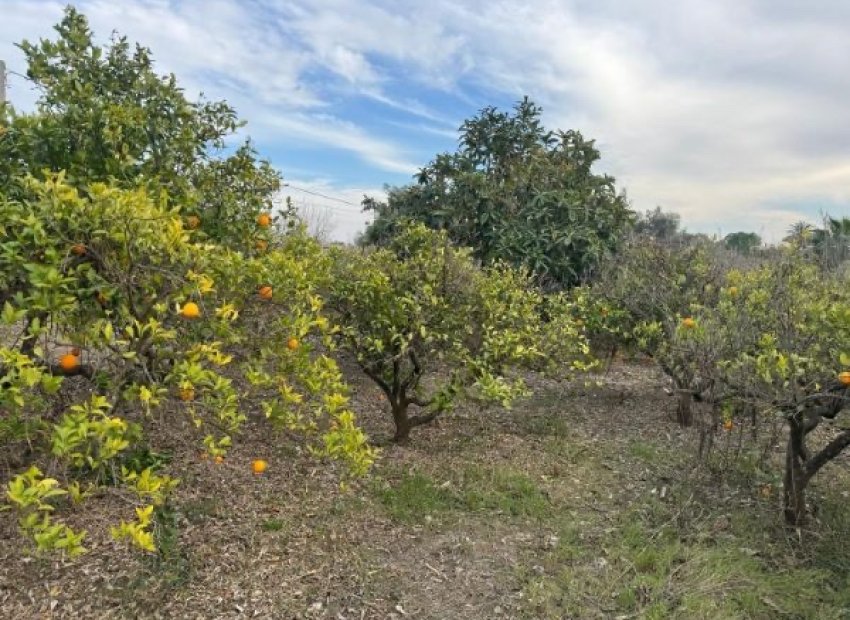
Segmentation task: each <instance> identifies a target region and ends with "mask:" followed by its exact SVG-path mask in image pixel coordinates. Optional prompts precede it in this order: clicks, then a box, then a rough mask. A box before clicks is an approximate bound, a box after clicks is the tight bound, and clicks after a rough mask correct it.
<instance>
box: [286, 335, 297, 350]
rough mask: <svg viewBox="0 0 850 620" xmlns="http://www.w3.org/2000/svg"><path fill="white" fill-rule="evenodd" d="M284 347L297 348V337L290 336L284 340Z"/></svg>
mask: <svg viewBox="0 0 850 620" xmlns="http://www.w3.org/2000/svg"><path fill="white" fill-rule="evenodd" d="M286 348H287V349H289V350H290V351H294V350H295V349H297V348H298V338H295V337H292V338H290V339H289V340H287V341H286Z"/></svg>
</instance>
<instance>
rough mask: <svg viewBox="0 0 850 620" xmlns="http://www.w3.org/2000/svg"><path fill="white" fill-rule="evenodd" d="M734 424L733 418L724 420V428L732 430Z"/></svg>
mask: <svg viewBox="0 0 850 620" xmlns="http://www.w3.org/2000/svg"><path fill="white" fill-rule="evenodd" d="M733 426H734V424H733V423H732V420H726V421H725V422H723V430H727V431H731V430H732V427H733Z"/></svg>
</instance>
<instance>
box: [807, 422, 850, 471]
mask: <svg viewBox="0 0 850 620" xmlns="http://www.w3.org/2000/svg"><path fill="white" fill-rule="evenodd" d="M847 446H850V429H848V430H845V431H843V432H842V433H840V434H839V435H838V437H836V438H835V439H833V440H832V441H830V442H829V443H828V444H826V446H825V447H824V448H823V449H822V450H821V451H820V452H818V453H817V454H815V455H814V456H813V457H812V458H810V459H809V460H807V461H806V464H805V465H804V466H803V467H804V469H805V471H806V476H808V477H809V478H811V477H812V476H814V475H815V474H816V473H817V472H818V470H819V469H820V468H821V467H823V466H824V465H826V464H827V463H828V462H829V461H831V460H832V459H834V458H835V457H837V456H838V455H839V454H841V451H842V450H844V448H846V447H847Z"/></svg>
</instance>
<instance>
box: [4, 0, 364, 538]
mask: <svg viewBox="0 0 850 620" xmlns="http://www.w3.org/2000/svg"><path fill="white" fill-rule="evenodd" d="M57 32H58V34H59V37H58V40H56V41H41V42H40V43H39V44H38V45H32V44H29V43H26V42H25V43H23V44H22V45H21V48H22V50H23V51H24V53H25V54H26V56H27V60H28V63H29V69H28V74H29V77H30V78H31V79H32V80H33V81H34V82H35V83H36V84H37V85H38V86H39V87H40V93H41V97H40V99H39V102H38V105H37V110H36V112H35V113H34V114H28V115H19V114H16V113H15V112H14V111H13V110H12V109H11V108H10V107H9V106H4V108H3V110H2V114H0V323H2V328H0V386H2V389H0V410H1V411H2V414H3V415H2V416H0V445H2V447H3V449H7V450H12V451H15V450H17V455H18V457H19V458H21V459H23V461H24V465H23V468H22V470H21V471H20V472H19V473H17V474H16V475H14V476H13V477H12V479H11V480H10V481H9V483H8V486H7V493H6V497H7V499H8V500H9V506H11V507H13V508H15V509H16V510H17V511H18V513H19V517H20V525H21V529H22V531H23V532H24V533H25V534H26V535H27V536H29V537H30V538H32V539H33V540H34V541H35V543H36V544H37V546H38V548H39V549H58V550H64V551H66V552H68V553H71V554H75V553H79V552H81V551H82V550H83V542H82V541H83V533H82V532H75V531H74V530H72V529H71V528H69V527H67V526H66V525H64V524H63V523H62V522H61V521H59V520H58V519H57V517H56V516H55V514H56V510H55V509H56V508H57V506H59V505H60V504H62V503H63V502H65V500H67V499H69V498H70V499H71V500H72V502H76V501H82V499H83V498H85V497H86V496H88V495H89V494H90V489H92V488H95V487H97V486H101V485H115V486H116V488H120V489H123V491H122V492H124V493H128V494H129V495H130V497H131V498H133V501H134V503H135V504H136V506H135V511H134V512H131V513H130V515H131V518H130V519H129V520H126V521H122V522H121V523H119V524H118V525H117V526H116V527H115V528H114V529H113V532H112V533H113V535H114V536H115V537H116V538H117V539H121V540H125V539H126V540H128V541H130V542H132V543H133V544H135V545H136V546H137V547H139V548H141V549H144V550H146V551H153V550H154V548H155V543H156V537H157V536H156V533H157V530H156V527H157V523H158V519H159V518H160V516H161V515H162V514H163V510H164V507H165V505H166V502H167V501H168V498H169V495H170V492H171V490H172V489H173V488H174V487H175V485H176V484H177V480H176V479H175V478H173V477H172V476H170V475H169V474H168V473H167V471H166V470H165V468H164V466H163V465H162V463H158V462H154V461H156V459H153V460H152V459H151V458H148V457H141V456H139V455H140V453H141V452H144V450H145V448H144V447H145V445H146V444H147V441H148V440H147V439H146V436H147V435H148V430H149V427H150V426H151V420H152V416H154V415H157V416H158V417H163V416H169V415H172V416H173V415H180V416H186V418H187V419H188V420H190V421H191V425H190V427H191V428H193V429H195V432H196V435H197V437H196V439H197V441H198V443H199V445H203V446H204V448H205V451H206V452H207V453H208V454H209V455H210V456H211V457H212V458H214V459H216V460H218V461H220V460H222V459H223V458H224V457H225V455H226V453H227V451H228V448H229V447H230V445H231V444H232V442H233V441H234V439H235V437H236V436H237V435H238V433H239V431H240V428H241V427H242V425H243V423H244V421H245V420H246V418H247V416H249V415H262V416H263V417H265V418H268V419H269V420H270V421H271V422H272V423H275V424H277V425H279V426H281V427H283V428H286V429H288V430H289V431H291V433H290V435H289V436H290V437H300V438H301V440H302V441H303V442H304V443H305V444H306V445H307V446H308V447H309V449H310V450H311V451H312V452H314V453H315V454H316V455H318V456H326V457H331V458H335V459H338V460H340V461H343V462H344V463H345V464H346V466H347V471H348V472H350V473H351V474H361V473H363V472H364V471H365V470H366V469H367V468H368V466H369V464H370V463H371V462H372V460H373V458H374V452H373V450H372V449H371V448H370V447H369V446H368V444H367V443H366V438H365V436H364V435H363V433H362V432H361V431H360V429H359V428H358V427H357V426H356V423H355V419H354V415H353V413H352V411H351V410H350V408H349V407H348V397H347V388H346V385H345V383H344V381H343V379H342V376H341V374H340V372H339V369H338V368H337V366H336V364H335V362H334V361H333V360H332V359H331V358H330V357H329V356H328V350H329V347H330V346H331V345H332V344H333V343H332V341H331V340H330V338H329V335H330V333H331V331H332V326H331V325H330V323H329V321H328V319H327V318H326V317H325V316H324V314H323V311H322V300H321V298H320V297H319V288H320V286H321V285H322V284H323V283H324V282H325V281H326V279H327V274H328V268H329V263H328V261H327V258H326V257H325V255H324V254H323V252H322V250H321V248H320V247H319V246H318V244H316V243H315V242H313V241H312V240H310V239H309V238H308V237H307V236H306V235H305V234H304V233H303V231H301V230H299V229H297V228H292V227H290V226H283V227H281V226H279V224H282V223H284V222H286V223H288V222H289V221H291V220H288V218H287V214H284V215H283V216H282V217H281V216H279V215H278V216H276V215H275V214H273V213H271V212H270V204H271V203H270V200H271V196H272V192H273V191H274V190H275V189H276V187H277V184H278V183H279V175H278V174H277V172H275V171H273V170H272V169H271V167H270V166H268V164H266V163H263V162H260V161H258V160H256V158H255V156H254V153H253V151H252V149H251V147H250V145H247V144H246V145H243V146H242V147H240V148H238V149H236V150H235V151H233V152H232V154H231V155H229V156H227V157H224V158H216V157H214V156H213V155H214V152H215V150H216V149H217V148H218V147H222V146H225V143H224V138H225V137H226V136H227V135H229V134H230V133H231V132H232V131H234V130H235V129H236V127H237V126H238V121H237V120H236V118H235V114H234V112H233V110H232V109H231V108H230V107H229V106H227V105H226V104H225V103H216V104H209V103H203V102H202V103H191V102H189V101H187V100H186V99H185V98H184V96H183V94H182V91H181V90H180V89H179V88H178V87H177V85H176V80H175V79H174V78H173V76H169V77H165V78H162V77H159V76H157V75H156V74H155V73H154V72H153V70H152V63H151V59H150V55H149V52H148V51H147V50H145V49H143V48H140V47H137V48H136V49H135V51H132V52H131V50H130V48H129V45H128V44H127V42H126V40H124V39H114V40H113V42H112V44H111V45H110V46H109V47H108V48H100V47H97V46H94V45H93V43H92V35H91V32H90V31H89V30H88V27H87V24H86V20H85V18H84V17H83V16H81V15H80V14H79V13H77V12H76V11H75V10H74V9H71V8H69V9H68V10H67V11H66V15H65V18H64V20H63V21H62V23H61V24H60V25H59V26H57ZM281 228H283V230H281ZM284 231H287V232H285V233H284ZM260 469H262V467H261V468H260ZM59 480H62V481H63V483H61V484H60V482H59Z"/></svg>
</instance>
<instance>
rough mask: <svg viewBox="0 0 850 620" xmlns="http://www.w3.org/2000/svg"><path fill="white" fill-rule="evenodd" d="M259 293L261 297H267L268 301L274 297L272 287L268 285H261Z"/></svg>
mask: <svg viewBox="0 0 850 620" xmlns="http://www.w3.org/2000/svg"><path fill="white" fill-rule="evenodd" d="M259 295H260V299H265V300H266V301H268V300H269V299H271V298H272V287H270V286H268V285H266V286H261V287H260V290H259Z"/></svg>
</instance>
